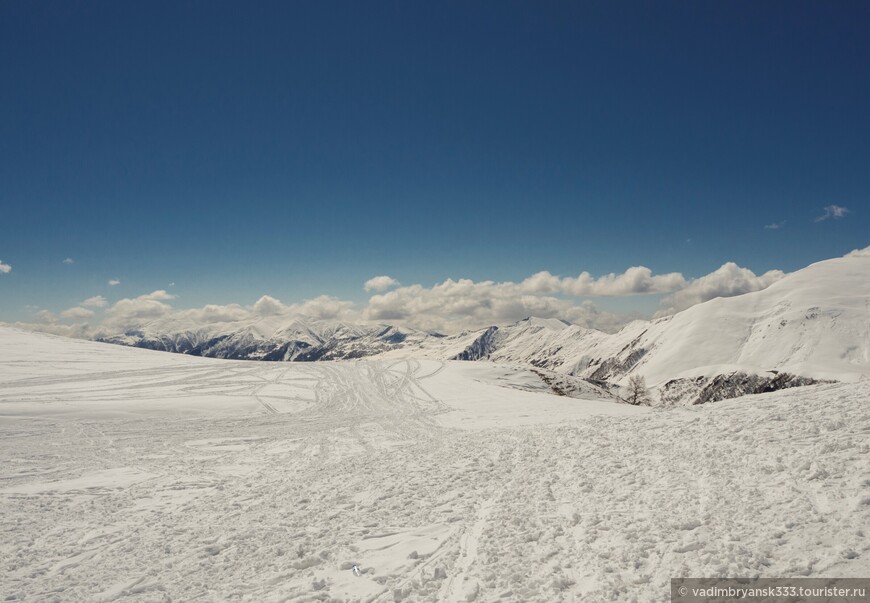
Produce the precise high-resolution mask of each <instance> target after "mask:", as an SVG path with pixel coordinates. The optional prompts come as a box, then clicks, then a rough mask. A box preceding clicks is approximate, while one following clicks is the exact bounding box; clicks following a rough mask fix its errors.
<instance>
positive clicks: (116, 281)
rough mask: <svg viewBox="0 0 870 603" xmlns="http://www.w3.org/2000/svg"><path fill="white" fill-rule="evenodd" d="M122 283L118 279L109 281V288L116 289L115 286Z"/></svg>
mask: <svg viewBox="0 0 870 603" xmlns="http://www.w3.org/2000/svg"><path fill="white" fill-rule="evenodd" d="M120 284H121V281H120V280H119V279H116V278H112V279H109V286H110V287H114V286H115V285H120Z"/></svg>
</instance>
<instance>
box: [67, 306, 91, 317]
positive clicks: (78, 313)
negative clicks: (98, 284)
mask: <svg viewBox="0 0 870 603" xmlns="http://www.w3.org/2000/svg"><path fill="white" fill-rule="evenodd" d="M60 315H61V316H63V317H64V318H71V319H73V320H87V319H88V318H90V317H92V316H93V315H94V312H93V310H88V309H87V308H82V307H81V306H76V307H75V308H69V309H68V310H64V311H63V312H61V313H60Z"/></svg>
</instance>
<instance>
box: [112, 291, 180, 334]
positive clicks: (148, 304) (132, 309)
mask: <svg viewBox="0 0 870 603" xmlns="http://www.w3.org/2000/svg"><path fill="white" fill-rule="evenodd" d="M169 299H172V296H171V295H169V294H168V293H166V291H163V290H158V291H153V292H151V293H147V294H145V295H140V296H139V297H135V298H124V299H121V300H119V301H117V302H116V303H115V304H114V305H113V306H112V307H111V308H109V309H108V310H107V311H106V320H105V324H107V325H109V326H112V327H117V328H129V327H134V326H138V325H141V324H142V323H143V322H146V321H148V320H153V319H155V318H159V317H161V316H166V315H168V314H169V313H170V312H171V311H172V307H171V306H170V305H169V304H166V303H164V301H166V300H169Z"/></svg>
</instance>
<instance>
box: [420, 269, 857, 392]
mask: <svg viewBox="0 0 870 603" xmlns="http://www.w3.org/2000/svg"><path fill="white" fill-rule="evenodd" d="M422 345H423V347H424V349H426V350H428V351H429V353H432V351H433V350H434V351H435V355H439V354H440V355H444V356H447V357H459V358H463V359H469V360H478V359H487V360H491V361H495V362H502V363H521V364H530V365H533V366H538V367H544V368H547V369H550V370H553V371H557V372H563V373H567V374H571V375H576V376H580V377H583V378H586V379H590V380H592V381H595V382H608V383H611V384H624V383H626V382H627V380H628V378H629V376H631V375H633V374H641V375H643V376H644V377H645V379H646V380H647V383H648V384H649V385H650V386H653V387H656V386H658V387H659V388H662V389H668V388H670V393H671V394H673V395H675V396H676V397H677V398H679V397H680V396H678V395H677V394H680V395H682V399H683V401H685V400H692V399H693V398H694V397H696V396H697V395H699V394H700V393H701V392H702V390H704V388H705V387H709V386H710V385H711V384H715V383H717V381H716V378H717V377H718V378H719V382H721V383H720V384H721V385H722V387H723V388H725V387H731V388H732V389H733V390H736V389H738V388H739V385H740V382H741V381H745V380H746V379H745V378H744V377H742V376H743V375H759V374H761V375H764V376H765V377H764V379H765V380H766V382H765V383H762V384H761V385H768V386H771V387H772V388H775V387H776V386H777V385H778V384H776V383H773V384H771V382H773V381H775V380H776V379H777V378H776V376H775V375H776V373H790V374H792V375H797V376H800V377H806V378H812V379H815V380H837V381H849V382H854V381H858V380H860V379H862V378H864V377H865V376H867V375H870V254H853V255H849V256H846V257H843V258H836V259H832V260H827V261H824V262H819V263H817V264H813V265H811V266H809V267H807V268H805V269H803V270H799V271H797V272H794V273H792V274H789V275H787V276H786V277H784V278H783V279H781V280H779V281H777V282H776V283H774V284H773V285H771V286H770V287H768V288H767V289H764V290H761V291H757V292H754V293H747V294H745V295H740V296H736V297H728V298H717V299H713V300H710V301H708V302H706V303H703V304H698V305H696V306H693V307H691V308H689V309H687V310H684V311H683V312H680V313H678V314H676V315H674V316H671V317H668V318H661V319H658V320H653V321H636V322H633V323H631V324H629V325H628V326H626V327H625V328H624V329H622V330H621V331H620V332H618V333H615V334H607V333H602V332H601V331H596V330H592V329H585V328H582V327H578V326H569V325H566V324H564V323H561V322H558V321H541V320H539V319H528V320H525V321H520V322H518V323H516V324H514V325H510V326H508V327H502V328H492V329H489V330H486V331H480V332H477V333H475V334H467V333H463V334H460V335H459V336H457V337H448V338H444V339H443V340H442V341H437V342H434V341H430V340H427V341H424V342H423V344H422ZM463 346H464V347H463ZM774 371H775V372H776V373H774ZM731 377H734V378H733V379H730V378H731ZM729 379H730V381H729ZM669 382H673V383H669ZM793 384H800V382H793ZM756 385H758V384H756ZM665 386H666V387H665ZM675 386H681V387H683V388H687V389H686V390H685V391H683V392H681V391H676V393H675V390H677V389H678V388H676V387H675ZM708 393H709V392H708ZM729 393H731V394H733V393H735V392H734V391H732V392H728V391H722V392H719V394H721V395H723V396H724V397H733V396H729V395H727V394H729Z"/></svg>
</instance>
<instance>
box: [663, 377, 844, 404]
mask: <svg viewBox="0 0 870 603" xmlns="http://www.w3.org/2000/svg"><path fill="white" fill-rule="evenodd" d="M817 383H831V382H830V381H825V380H820V379H812V378H810V377H801V376H799V375H792V374H789V373H780V372H777V371H770V374H769V375H754V374H749V373H744V372H741V371H737V372H734V373H730V374H727V375H716V376H715V377H712V378H707V377H696V378H694V379H674V380H672V381H668V382H667V383H665V384H664V386H662V388H661V390H660V394H659V395H660V398H661V401H662V402H663V403H664V404H667V405H684V404H690V405H694V404H706V403H708V402H718V401H719V400H727V399H728V398H737V397H738V396H744V395H747V394H763V393H766V392H774V391H777V390H781V389H788V388H790V387H801V386H804V385H815V384H817Z"/></svg>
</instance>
